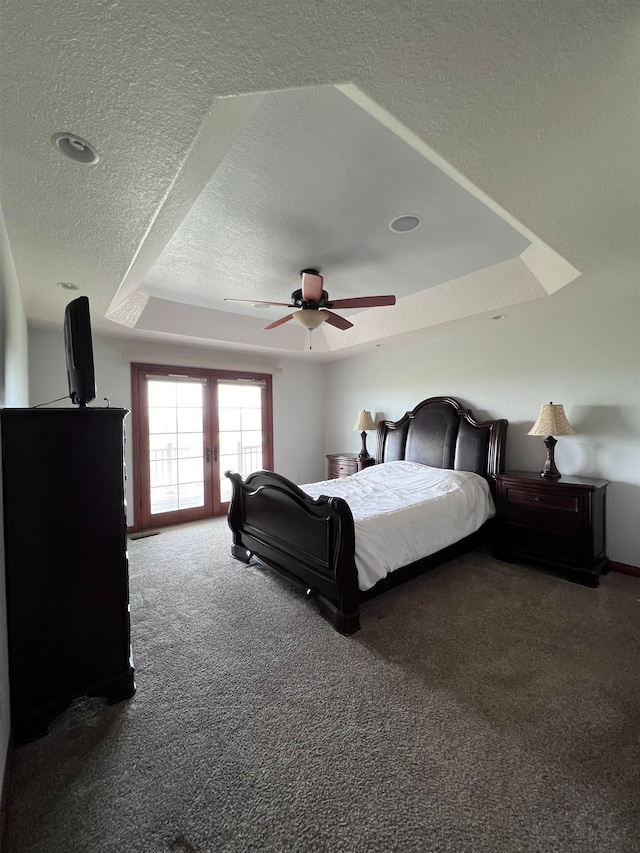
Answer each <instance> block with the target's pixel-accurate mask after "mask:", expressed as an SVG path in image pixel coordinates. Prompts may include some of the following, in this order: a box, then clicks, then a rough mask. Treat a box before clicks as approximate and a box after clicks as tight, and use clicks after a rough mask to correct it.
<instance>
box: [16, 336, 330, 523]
mask: <svg viewBox="0 0 640 853" xmlns="http://www.w3.org/2000/svg"><path fill="white" fill-rule="evenodd" d="M93 350H94V362H95V372H96V386H97V396H96V399H95V401H94V402H93V403H92V404H91V405H94V406H99V405H106V404H105V403H104V401H103V398H104V397H107V398H108V399H109V402H110V404H111V406H114V407H123V408H125V409H131V363H132V362H143V363H144V362H150V363H153V364H169V365H181V366H191V367H209V368H218V369H224V370H247V371H258V372H260V371H262V372H265V373H272V374H273V421H274V424H273V427H274V429H273V431H274V448H273V450H274V467H275V469H276V470H277V471H278V472H279V473H281V474H284V476H285V477H288V478H289V479H291V480H293V481H294V482H297V483H309V482H313V481H314V480H320V479H323V478H324V472H325V470H326V469H325V459H324V455H323V453H324V387H325V386H324V375H325V371H324V368H323V366H322V365H320V364H317V363H313V362H306V361H304V360H303V359H279V358H273V357H261V356H257V355H255V354H253V353H244V352H221V351H215V350H210V349H204V348H199V347H183V346H171V345H170V344H164V343H154V342H140V341H131V340H127V339H122V338H104V337H99V336H96V335H94V336H93ZM29 367H30V377H29V378H30V403H31V405H32V406H33V405H38V404H40V403H46V402H48V401H50V400H55V399H56V398H58V397H63V396H64V395H65V394H68V388H67V374H66V367H65V353H64V339H63V333H62V327H61V328H60V329H49V328H43V327H37V326H31V327H30V329H29ZM56 405H58V406H64V405H69V406H70V405H71V402H70V401H68V400H67V401H62V402H60V403H57V404H56ZM127 470H128V471H129V472H130V475H131V472H132V471H133V464H132V458H131V444H130V443H129V444H128V446H127ZM132 497H133V486H132V485H131V486H130V488H129V507H128V519H127V520H128V523H129V524H133V521H134V513H133V506H132Z"/></svg>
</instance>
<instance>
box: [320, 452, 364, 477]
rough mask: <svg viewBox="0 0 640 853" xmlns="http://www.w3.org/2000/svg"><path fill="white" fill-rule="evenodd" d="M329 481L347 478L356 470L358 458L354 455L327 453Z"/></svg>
mask: <svg viewBox="0 0 640 853" xmlns="http://www.w3.org/2000/svg"><path fill="white" fill-rule="evenodd" d="M327 463H328V465H327V470H328V473H329V480H334V479H335V478H336V477H348V476H349V475H350V474H355V473H356V471H357V470H358V457H357V455H356V454H355V453H352V454H347V453H329V454H328V455H327Z"/></svg>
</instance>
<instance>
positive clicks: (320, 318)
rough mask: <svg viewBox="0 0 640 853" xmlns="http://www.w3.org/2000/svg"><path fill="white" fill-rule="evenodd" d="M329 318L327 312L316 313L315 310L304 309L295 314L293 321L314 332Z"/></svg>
mask: <svg viewBox="0 0 640 853" xmlns="http://www.w3.org/2000/svg"><path fill="white" fill-rule="evenodd" d="M328 316H329V315H328V313H327V312H326V311H316V310H315V308H302V309H300V311H296V312H295V313H294V315H293V319H294V320H295V321H296V322H297V323H300V325H301V326H302V327H303V328H305V329H306V330H307V331H309V332H312V331H313V330H314V329H317V328H318V326H321V325H322V324H323V323H324V321H325V320H326V319H327V317H328Z"/></svg>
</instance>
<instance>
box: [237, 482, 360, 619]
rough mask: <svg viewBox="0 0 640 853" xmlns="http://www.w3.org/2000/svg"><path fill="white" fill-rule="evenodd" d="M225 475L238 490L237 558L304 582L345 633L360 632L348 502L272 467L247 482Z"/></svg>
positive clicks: (303, 584)
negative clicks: (302, 485) (305, 487)
mask: <svg viewBox="0 0 640 853" xmlns="http://www.w3.org/2000/svg"><path fill="white" fill-rule="evenodd" d="M225 476H227V477H228V478H229V480H231V484H232V489H233V491H232V496H231V503H230V505H229V514H228V521H229V527H230V528H231V530H232V532H233V544H232V546H231V554H232V556H234V557H236V559H238V560H242V561H243V562H245V563H248V562H249V560H250V559H251V558H252V557H254V558H256V559H257V560H258V561H260V562H261V563H263V564H265V565H266V566H268V567H269V568H272V569H274V570H276V571H278V572H280V573H281V574H283V575H284V576H286V577H287V578H288V579H289V580H291V581H294V582H295V583H298V584H299V585H302V586H303V587H304V588H305V589H306V590H308V591H310V592H311V593H312V594H314V595H315V596H316V598H317V600H318V604H319V606H320V611H321V613H322V614H323V616H325V618H327V619H328V620H329V621H330V622H331V624H332V625H333V626H334V627H335V628H336V629H337V630H338V631H340V633H342V634H352V633H354V632H355V631H357V630H358V628H359V627H360V608H359V600H360V593H359V590H358V575H357V570H356V565H355V559H354V549H355V536H354V526H353V517H352V515H351V510H350V509H349V505H348V504H347V503H346V501H344V500H343V499H342V498H331V497H326V496H321V497H319V498H317V500H314V499H313V498H310V497H309V496H308V495H307V494H305V493H304V492H303V491H302V490H301V489H299V488H298V487H297V486H296V485H295V484H294V483H292V482H291V481H290V480H287V479H286V477H283V476H281V475H280V474H275V473H273V472H271V471H257V472H255V473H253V474H250V475H249V476H248V477H247V478H246V480H243V479H242V477H241V476H240V475H239V474H236V473H233V472H231V471H227V472H226V473H225Z"/></svg>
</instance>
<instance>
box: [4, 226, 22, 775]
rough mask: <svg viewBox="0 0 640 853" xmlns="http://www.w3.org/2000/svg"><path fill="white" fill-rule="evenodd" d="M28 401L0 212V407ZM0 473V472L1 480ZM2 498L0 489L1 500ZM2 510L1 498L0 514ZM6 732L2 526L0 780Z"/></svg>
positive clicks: (17, 305) (16, 297)
mask: <svg viewBox="0 0 640 853" xmlns="http://www.w3.org/2000/svg"><path fill="white" fill-rule="evenodd" d="M27 401H28V388H27V321H26V319H25V314H24V310H23V307H22V299H21V297H20V291H19V289H18V281H17V278H16V272H15V269H14V266H13V259H12V257H11V252H10V251H9V242H8V239H7V233H6V230H5V227H4V220H3V218H2V213H1V212H0V407H16V406H26V405H27ZM0 466H1V462H0ZM1 473H2V472H1V470H0V476H1ZM1 494H2V490H1V489H0V496H1ZM1 510H2V506H1V497H0V512H1ZM9 728H10V715H9V667H8V660H7V609H6V598H5V584H4V526H3V525H2V524H0V776H2V775H3V774H4V765H5V757H6V754H7V746H8V743H9Z"/></svg>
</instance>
